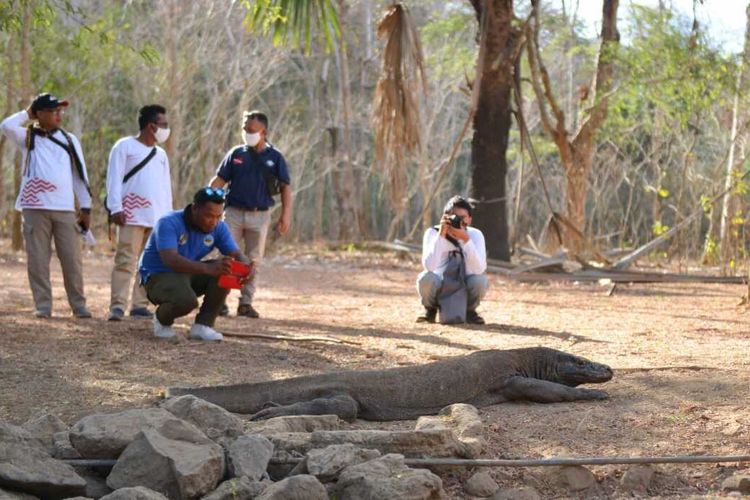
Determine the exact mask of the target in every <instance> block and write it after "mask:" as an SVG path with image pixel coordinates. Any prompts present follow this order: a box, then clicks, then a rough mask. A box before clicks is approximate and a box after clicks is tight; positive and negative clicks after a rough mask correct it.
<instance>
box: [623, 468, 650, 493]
mask: <svg viewBox="0 0 750 500" xmlns="http://www.w3.org/2000/svg"><path fill="white" fill-rule="evenodd" d="M653 477H654V468H653V467H651V466H649V465H636V466H633V467H630V468H629V469H628V470H626V471H625V474H623V475H622V479H620V489H621V490H622V491H623V492H625V493H640V494H643V493H646V490H648V487H649V485H650V484H651V479H652V478H653Z"/></svg>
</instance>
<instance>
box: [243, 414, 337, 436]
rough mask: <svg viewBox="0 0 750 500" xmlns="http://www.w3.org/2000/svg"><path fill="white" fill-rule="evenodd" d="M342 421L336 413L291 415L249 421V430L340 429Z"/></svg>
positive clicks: (300, 430) (309, 430) (272, 431)
mask: <svg viewBox="0 0 750 500" xmlns="http://www.w3.org/2000/svg"><path fill="white" fill-rule="evenodd" d="M342 425H343V421H342V420H341V419H340V418H339V417H338V416H337V415H292V416H288V417H274V418H269V419H268V420H261V421H257V422H249V423H248V428H249V430H250V431H251V432H262V433H264V434H265V433H278V432H313V431H334V430H338V429H341V427H342Z"/></svg>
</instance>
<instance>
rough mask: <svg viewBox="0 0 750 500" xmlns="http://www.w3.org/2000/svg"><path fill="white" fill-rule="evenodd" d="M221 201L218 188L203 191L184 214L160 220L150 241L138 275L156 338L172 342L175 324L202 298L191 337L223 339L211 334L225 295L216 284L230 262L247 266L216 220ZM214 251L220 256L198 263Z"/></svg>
mask: <svg viewBox="0 0 750 500" xmlns="http://www.w3.org/2000/svg"><path fill="white" fill-rule="evenodd" d="M224 201H225V200H224V191H223V190H222V189H212V188H210V187H205V188H202V189H200V190H199V191H198V192H197V193H195V196H194V197H193V203H192V204H190V205H188V206H187V207H185V209H184V210H178V211H176V212H172V213H170V214H167V215H165V216H164V217H162V218H161V219H159V220H158V221H157V223H156V226H155V227H154V230H153V232H152V233H151V236H149V238H148V242H147V243H146V248H144V250H143V254H142V255H141V261H140V264H139V270H140V273H141V280H142V282H143V283H144V287H145V288H146V295H147V297H148V300H150V301H151V302H152V303H153V304H155V305H157V306H159V307H157V309H156V316H155V317H154V335H155V336H156V337H159V338H170V337H174V336H175V335H176V334H175V331H174V330H173V329H172V324H173V323H174V320H175V319H176V318H179V317H181V316H186V315H187V314H189V313H190V312H191V311H192V310H193V309H195V308H196V307H198V296H200V295H204V298H203V304H201V306H200V311H198V314H197V315H196V317H195V323H194V324H193V326H192V328H190V338H193V339H199V340H222V339H223V338H224V337H223V336H222V335H221V334H220V333H219V332H217V331H216V330H214V329H213V326H214V322H215V321H216V316H218V314H219V310H220V308H221V306H222V304H224V300H225V299H226V297H227V294H228V293H229V290H228V289H224V288H220V287H219V284H218V279H219V276H221V275H222V274H229V273H230V264H229V263H230V260H231V259H230V257H233V258H235V259H237V260H238V261H240V262H244V263H246V264H247V263H249V260H248V259H247V257H245V256H244V255H243V254H242V252H240V249H239V247H238V246H237V244H236V243H235V242H234V239H233V238H232V235H231V234H230V232H229V228H228V227H227V225H226V223H224V222H223V221H222V220H221V216H222V213H223V211H224ZM214 248H218V249H219V251H220V252H221V253H222V255H224V256H225V257H224V258H222V259H219V260H213V261H205V262H202V261H201V259H202V258H203V257H205V256H206V255H208V254H209V252H211V250H213V249H214Z"/></svg>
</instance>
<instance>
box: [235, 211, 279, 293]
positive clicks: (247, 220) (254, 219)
mask: <svg viewBox="0 0 750 500" xmlns="http://www.w3.org/2000/svg"><path fill="white" fill-rule="evenodd" d="M224 221H225V222H226V223H227V225H228V226H229V231H230V232H231V233H232V238H234V241H235V242H236V243H237V245H238V246H239V247H240V250H242V247H243V245H244V253H245V255H246V256H247V258H248V259H250V260H251V261H252V262H253V263H254V264H253V268H254V269H253V271H254V272H255V273H256V274H255V278H254V279H251V280H250V281H248V282H247V283H246V284H245V285H244V286H243V287H242V289H241V290H240V304H252V302H253V296H254V295H255V282H256V281H257V279H258V274H257V273H258V269H259V268H260V263H261V262H262V261H263V253H264V252H265V249H266V238H267V237H268V228H269V226H270V225H271V212H270V211H268V210H266V211H264V212H250V211H247V210H240V209H239V208H234V207H227V210H226V212H225V213H224Z"/></svg>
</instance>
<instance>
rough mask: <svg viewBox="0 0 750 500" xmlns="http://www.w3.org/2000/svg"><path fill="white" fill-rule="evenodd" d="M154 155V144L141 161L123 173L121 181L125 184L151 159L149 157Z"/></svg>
mask: <svg viewBox="0 0 750 500" xmlns="http://www.w3.org/2000/svg"><path fill="white" fill-rule="evenodd" d="M155 155H156V146H154V147H153V148H152V149H151V151H150V152H149V153H148V155H146V157H145V158H144V159H143V160H141V162H140V163H139V164H138V165H136V166H135V167H133V168H131V169H130V172H128V173H127V174H125V177H123V178H122V183H123V184H125V183H126V182H128V181H129V180H130V179H131V178H132V177H133V176H134V175H135V174H137V173H138V171H139V170H141V169H142V168H143V167H145V166H146V164H147V163H148V162H149V161H151V158H153V157H154V156H155Z"/></svg>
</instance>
